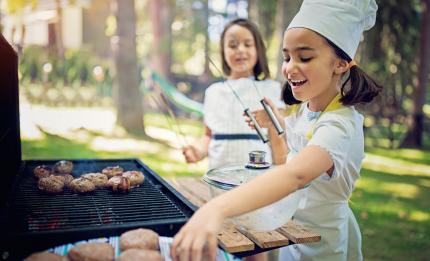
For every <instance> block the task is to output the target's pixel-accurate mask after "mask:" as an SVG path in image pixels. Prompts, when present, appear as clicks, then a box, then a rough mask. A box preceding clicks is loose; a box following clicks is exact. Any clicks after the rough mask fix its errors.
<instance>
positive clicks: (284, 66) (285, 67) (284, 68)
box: [281, 61, 288, 79]
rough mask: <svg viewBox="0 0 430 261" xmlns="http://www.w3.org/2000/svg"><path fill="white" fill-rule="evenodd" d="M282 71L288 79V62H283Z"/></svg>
mask: <svg viewBox="0 0 430 261" xmlns="http://www.w3.org/2000/svg"><path fill="white" fill-rule="evenodd" d="M281 71H282V75H283V76H284V78H285V79H287V78H288V77H287V62H285V61H282V66H281Z"/></svg>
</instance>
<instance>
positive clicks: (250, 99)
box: [203, 77, 285, 169]
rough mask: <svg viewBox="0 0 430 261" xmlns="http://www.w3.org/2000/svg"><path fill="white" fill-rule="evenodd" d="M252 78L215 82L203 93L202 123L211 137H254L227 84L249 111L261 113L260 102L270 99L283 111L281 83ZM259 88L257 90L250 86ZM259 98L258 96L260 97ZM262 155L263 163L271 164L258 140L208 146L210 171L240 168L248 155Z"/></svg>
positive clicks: (229, 141)
mask: <svg viewBox="0 0 430 261" xmlns="http://www.w3.org/2000/svg"><path fill="white" fill-rule="evenodd" d="M253 78H254V77H249V78H241V79H237V80H227V82H216V83H214V84H212V85H211V86H209V87H208V88H207V89H206V91H205V98H204V106H203V108H204V122H205V124H206V126H208V127H209V129H211V131H212V135H214V134H257V132H256V131H255V130H253V129H251V128H250V127H249V126H248V125H247V124H246V122H245V118H244V116H243V112H244V108H243V107H242V105H241V104H240V102H239V101H238V99H237V98H236V97H235V95H234V93H233V92H232V90H231V89H230V88H229V87H228V85H227V84H229V85H230V86H231V87H232V88H233V89H234V91H235V92H236V93H237V95H238V96H239V97H240V100H241V101H242V103H243V104H244V106H246V107H247V108H249V109H250V110H251V111H254V110H260V109H263V106H262V105H261V103H260V100H261V99H263V97H268V98H270V99H271V100H272V101H273V102H274V103H275V104H276V105H277V106H278V107H280V108H281V107H285V105H284V104H283V102H282V100H281V87H280V83H279V82H276V81H273V80H270V79H266V80H262V81H255V80H254V79H253ZM252 81H254V83H255V85H256V86H257V88H258V91H259V93H258V92H257V90H256V87H255V86H254V84H253V82H252ZM260 94H261V96H260ZM254 150H262V151H265V152H266V153H267V154H266V161H267V162H271V159H272V157H271V154H270V148H269V146H268V145H267V144H264V143H263V142H262V141H261V140H259V139H257V140H249V139H248V140H244V139H236V140H215V139H211V141H210V143H209V152H208V157H209V169H212V168H217V167H224V166H226V165H241V164H245V163H247V162H248V158H249V157H248V153H249V152H251V151H254Z"/></svg>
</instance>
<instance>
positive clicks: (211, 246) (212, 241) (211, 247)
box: [207, 235, 218, 260]
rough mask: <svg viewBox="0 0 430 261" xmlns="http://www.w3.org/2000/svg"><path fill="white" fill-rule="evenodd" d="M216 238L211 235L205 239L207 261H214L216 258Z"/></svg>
mask: <svg viewBox="0 0 430 261" xmlns="http://www.w3.org/2000/svg"><path fill="white" fill-rule="evenodd" d="M217 242H218V241H217V238H216V236H215V235H211V236H210V237H209V238H208V239H207V247H208V257H209V260H215V258H216V251H217Z"/></svg>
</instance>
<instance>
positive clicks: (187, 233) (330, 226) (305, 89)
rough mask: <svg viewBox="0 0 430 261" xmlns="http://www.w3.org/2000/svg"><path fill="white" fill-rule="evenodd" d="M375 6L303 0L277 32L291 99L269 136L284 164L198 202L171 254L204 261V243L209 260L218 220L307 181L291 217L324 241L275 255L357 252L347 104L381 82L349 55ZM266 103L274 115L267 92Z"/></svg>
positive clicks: (360, 143) (369, 94)
mask: <svg viewBox="0 0 430 261" xmlns="http://www.w3.org/2000/svg"><path fill="white" fill-rule="evenodd" d="M376 10H377V5H376V2H375V1H374V0H304V2H303V4H302V6H301V9H300V11H299V12H298V14H297V15H296V16H295V18H294V19H293V20H292V22H291V23H290V25H289V26H288V28H287V30H286V31H285V34H284V38H283V55H284V62H283V65H282V70H283V74H284V77H285V78H286V80H287V81H286V83H285V85H284V90H283V99H284V101H285V103H286V104H289V105H292V110H291V111H292V112H291V114H290V115H289V116H287V117H286V118H285V121H284V123H285V126H284V127H285V130H286V137H284V138H282V137H277V136H271V140H270V141H271V144H277V145H278V146H277V147H276V148H274V149H273V153H274V155H275V156H277V157H279V156H286V162H285V164H284V165H281V166H278V167H276V168H273V169H271V170H269V171H267V172H266V173H264V174H263V175H261V176H259V177H257V178H255V179H254V180H252V181H251V182H249V183H247V184H245V185H242V186H239V187H238V188H236V189H234V190H231V191H229V192H227V193H225V194H222V195H220V196H219V197H217V198H215V199H213V200H211V201H209V202H208V203H207V204H206V205H204V206H203V207H201V208H200V209H199V210H198V211H197V212H196V213H195V214H194V215H193V217H192V218H191V219H190V221H189V222H188V223H187V224H186V225H185V226H184V227H183V228H182V229H181V230H180V232H179V233H178V234H177V235H176V236H175V239H174V243H173V247H172V256H173V258H174V260H201V258H202V249H203V248H204V246H205V245H206V246H207V247H208V248H209V254H210V255H211V256H210V258H211V260H213V259H214V253H215V249H216V235H217V232H218V231H219V229H220V226H221V223H222V221H223V220H224V219H226V218H229V217H233V216H238V215H241V214H244V213H247V212H249V211H252V210H255V209H257V208H260V207H263V206H266V205H268V204H271V203H273V202H275V201H277V200H279V199H281V198H283V197H285V196H287V195H288V194H290V193H292V192H294V191H296V190H297V189H299V188H303V187H305V186H306V185H307V184H310V186H309V187H308V188H307V190H306V196H305V197H306V203H305V204H303V206H302V207H301V208H300V209H298V210H297V211H296V213H295V215H294V220H295V221H296V222H298V223H300V224H303V225H304V226H305V227H307V228H309V229H311V230H313V231H316V232H318V233H320V234H321V241H320V242H317V243H312V244H298V245H292V246H289V247H287V248H284V249H282V251H281V256H280V258H279V260H282V261H284V260H330V261H335V260H345V261H346V260H362V259H363V257H362V253H361V234H360V230H359V227H358V225H357V222H356V219H355V217H354V215H353V213H352V211H351V209H350V208H349V206H348V199H349V198H350V196H351V193H352V191H353V189H354V185H355V182H356V181H357V179H358V178H359V177H360V169H361V164H362V161H363V158H364V137H363V116H362V115H361V114H360V113H359V112H358V111H357V110H356V109H355V107H354V105H356V104H364V103H368V102H370V101H372V99H373V98H374V97H375V96H376V95H378V93H379V92H380V91H381V88H382V87H381V86H379V85H377V84H376V83H375V82H374V81H373V80H372V79H371V78H370V77H369V76H368V75H366V74H365V73H364V72H363V71H362V70H361V69H360V68H359V67H358V66H357V65H356V63H355V62H354V61H353V58H354V55H355V53H356V51H357V47H358V44H359V41H360V37H361V34H362V32H363V31H364V30H368V29H370V28H371V27H372V26H373V25H374V23H375V18H376ZM266 102H267V103H268V104H269V105H271V107H272V108H273V109H274V111H275V113H276V115H277V117H278V118H279V119H280V121H281V119H282V116H281V115H280V113H279V112H278V111H276V108H275V106H273V103H272V102H271V101H270V99H266ZM255 117H256V119H257V121H258V122H259V123H260V124H261V126H262V127H267V128H269V129H273V128H274V127H273V126H272V124H271V122H270V121H269V119H268V118H267V116H266V114H265V113H264V112H262V111H256V112H255ZM247 121H248V123H249V125H250V126H251V127H252V126H253V125H252V123H251V122H250V121H249V119H248V120H247ZM278 148H281V149H278ZM282 148H283V149H282ZM285 151H286V152H287V154H285Z"/></svg>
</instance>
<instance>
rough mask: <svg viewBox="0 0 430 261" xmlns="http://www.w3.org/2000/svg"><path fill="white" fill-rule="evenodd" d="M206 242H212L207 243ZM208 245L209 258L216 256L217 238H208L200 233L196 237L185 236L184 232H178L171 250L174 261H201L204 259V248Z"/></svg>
mask: <svg viewBox="0 0 430 261" xmlns="http://www.w3.org/2000/svg"><path fill="white" fill-rule="evenodd" d="M206 242H210V243H209V244H206ZM205 246H207V249H208V253H207V255H208V257H209V260H215V258H216V240H212V238H209V239H207V236H206V235H205V234H199V235H196V237H194V239H193V238H192V237H190V236H185V237H183V233H178V235H177V236H175V239H174V241H173V244H172V248H171V250H170V255H171V257H172V259H173V260H174V261H183V260H185V261H188V260H192V261H201V260H206V259H203V255H204V249H205Z"/></svg>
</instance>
